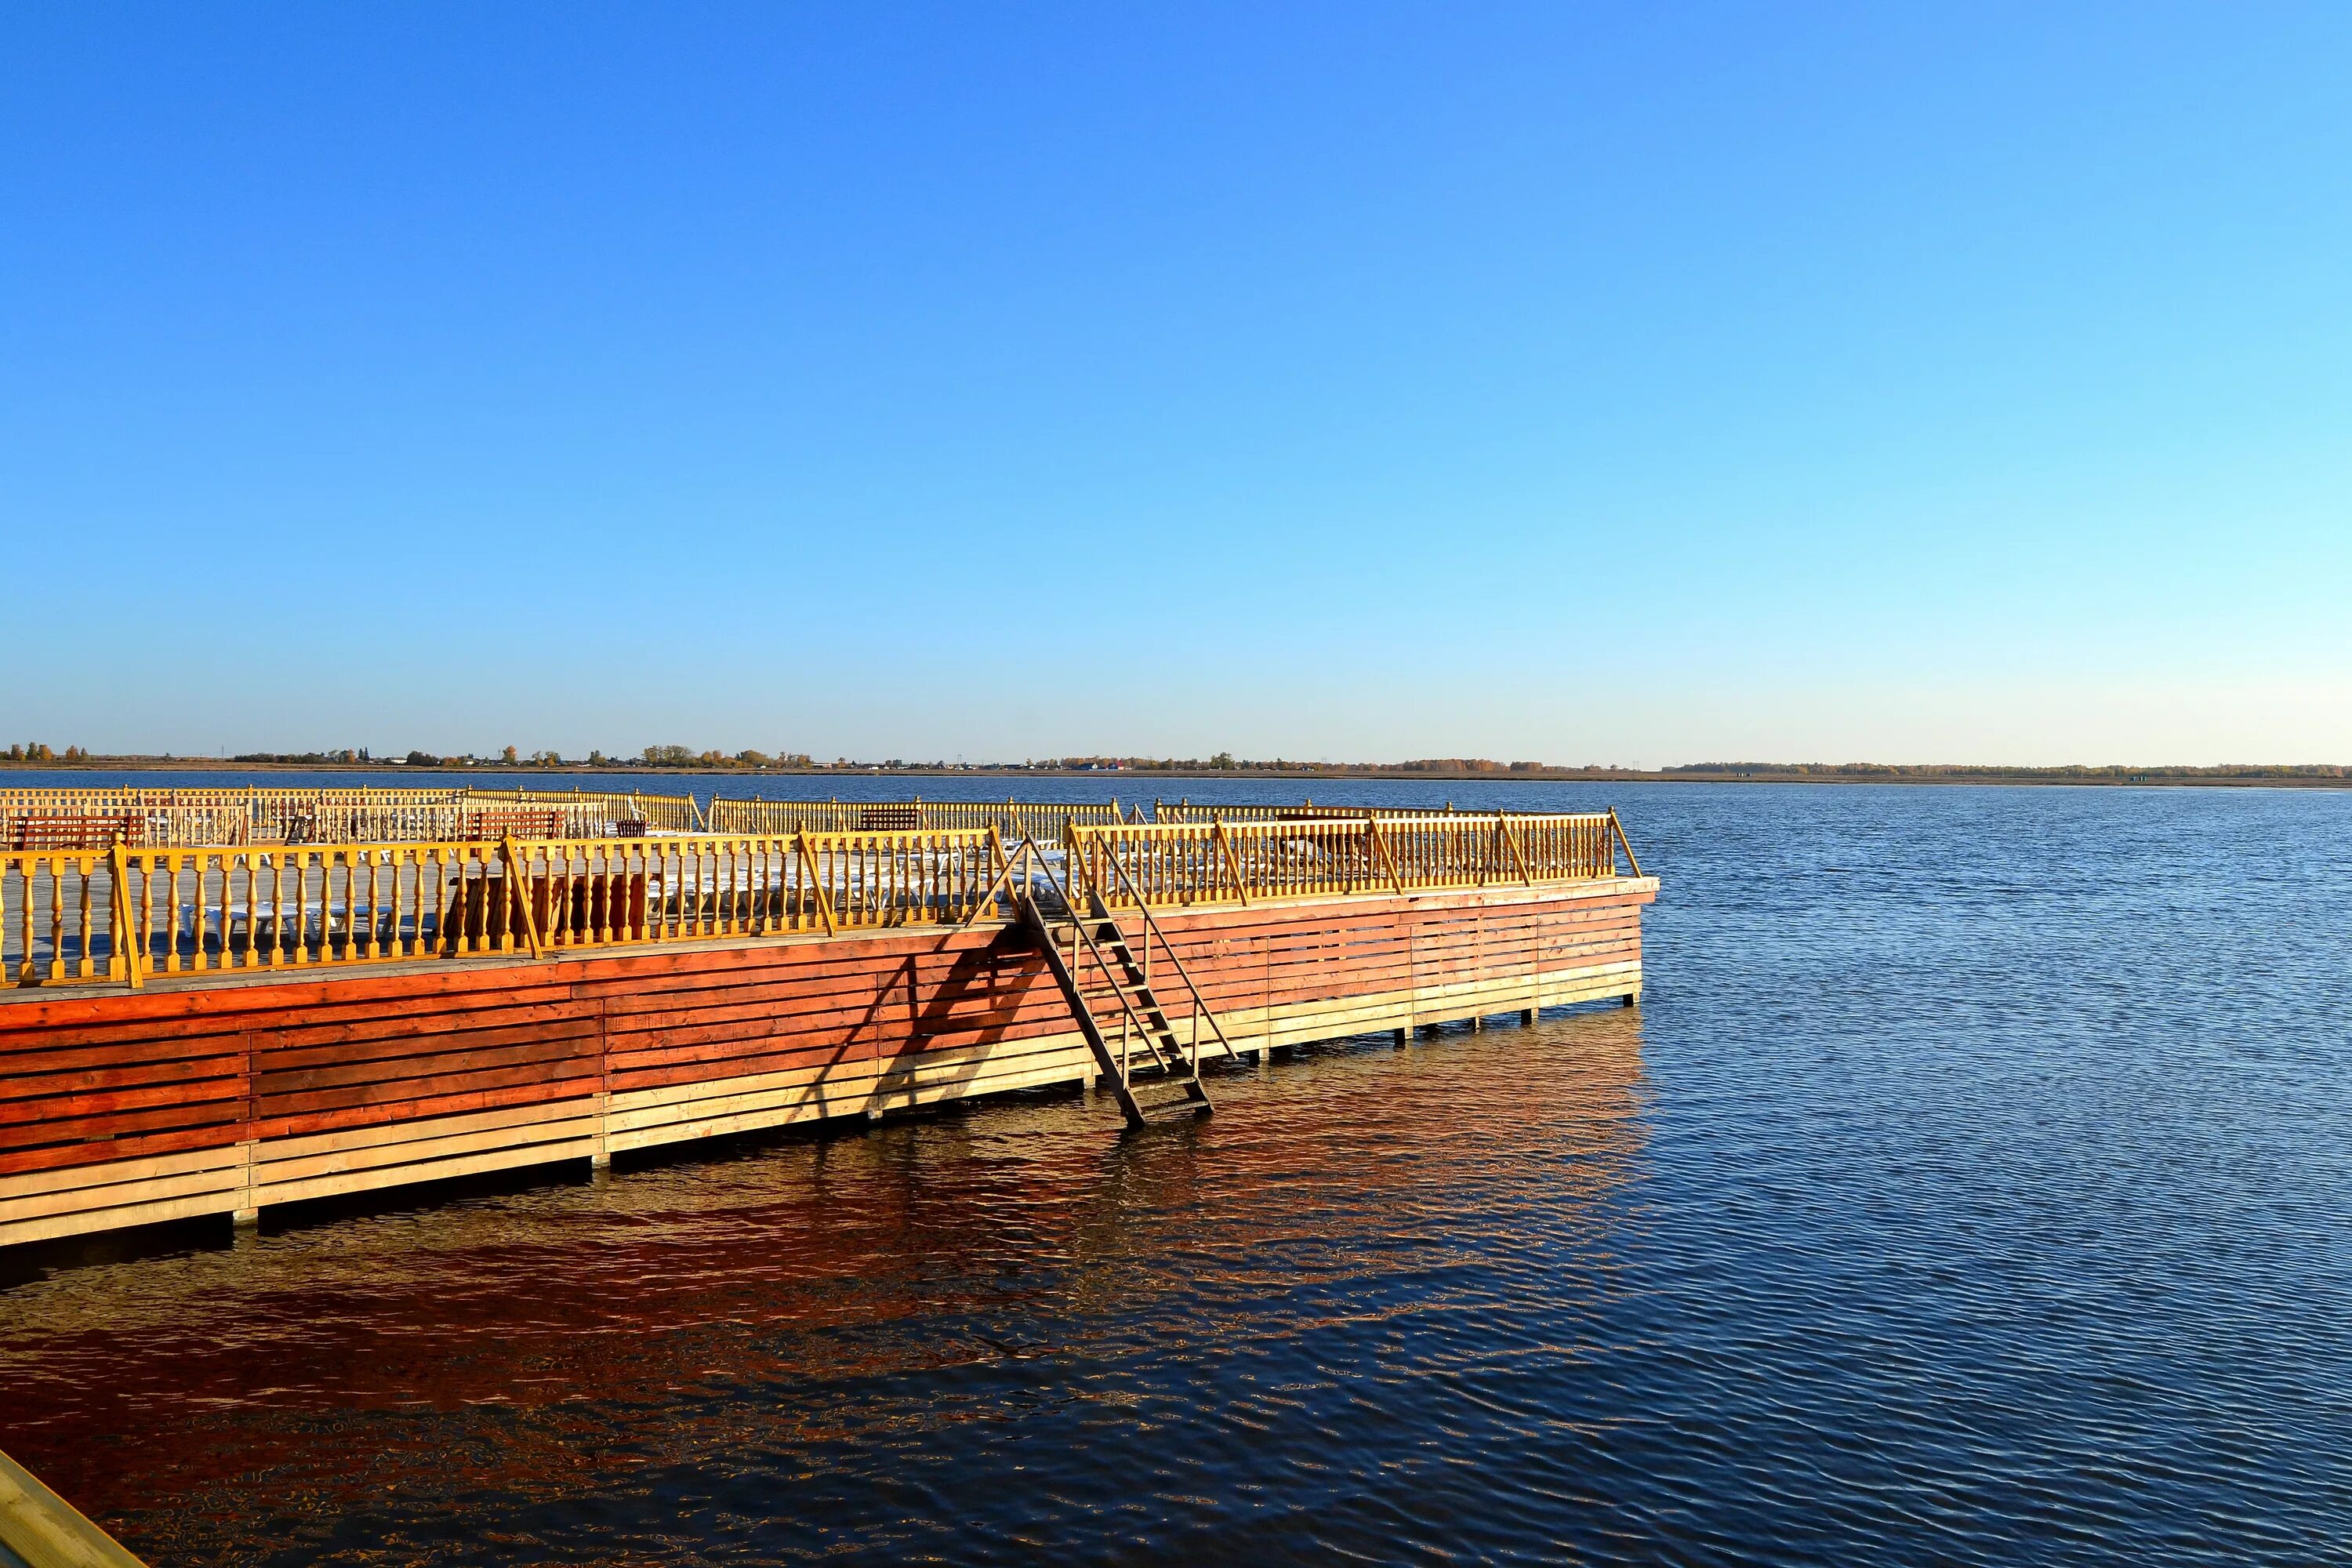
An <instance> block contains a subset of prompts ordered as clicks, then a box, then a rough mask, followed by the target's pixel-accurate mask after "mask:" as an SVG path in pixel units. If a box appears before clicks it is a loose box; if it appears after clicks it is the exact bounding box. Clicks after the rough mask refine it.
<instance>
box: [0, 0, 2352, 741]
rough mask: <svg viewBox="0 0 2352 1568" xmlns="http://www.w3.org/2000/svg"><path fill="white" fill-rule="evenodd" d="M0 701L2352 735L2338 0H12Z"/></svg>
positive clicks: (227, 722) (982, 727)
mask: <svg viewBox="0 0 2352 1568" xmlns="http://www.w3.org/2000/svg"><path fill="white" fill-rule="evenodd" d="M0 590H5V598H0V655H5V683H0V738H5V739H9V740H14V739H17V738H20V737H21V738H25V739H41V740H46V741H47V742H51V743H52V744H55V745H58V746H60V747H62V746H64V745H66V744H68V743H79V744H84V745H89V746H92V747H95V748H98V749H100V750H173V751H180V752H190V751H211V750H214V749H216V748H219V747H222V746H227V747H230V748H232V749H236V750H247V749H261V748H268V749H273V750H275V749H287V750H291V749H306V748H310V747H313V746H320V747H324V746H344V745H354V746H355V745H370V746H373V747H375V748H377V749H379V750H394V751H404V750H406V749H407V748H409V747H411V746H422V747H424V748H425V749H428V750H434V751H464V750H478V751H490V750H494V749H495V748H497V747H499V746H502V745H506V744H509V743H511V744H515V745H518V746H520V747H521V748H523V749H524V750H525V751H530V750H532V749H535V748H539V747H551V748H555V749H558V750H561V751H563V752H567V753H575V754H576V753H578V752H584V751H585V750H586V749H587V748H588V747H590V746H592V745H600V746H603V747H604V749H606V750H607V751H613V752H634V751H635V749H636V748H637V747H638V746H640V745H642V744H644V743H646V742H678V743H684V744H688V745H692V746H694V747H696V748H698V749H699V748H701V747H703V746H709V745H717V746H720V747H723V748H725V749H728V750H733V749H736V748H739V747H744V746H755V747H759V748H761V749H762V750H769V751H777V750H793V751H803V750H804V751H809V752H815V753H817V754H818V755H820V756H828V757H829V756H833V755H836V754H849V755H853V756H870V757H884V756H893V755H898V756H907V757H918V756H919V757H932V756H944V757H949V758H954V757H957V756H963V757H967V758H971V759H973V760H978V759H982V758H1013V759H1018V758H1021V757H1024V756H1028V755H1047V754H1058V753H1065V752H1148V753H1150V754H1154V755H1162V754H1173V755H1180V756H1181V755H1196V754H1198V755H1205V754H1207V753H1209V752H1215V751H1217V750H1220V749H1230V750H1232V751H1234V752H1237V753H1241V754H1244V755H1271V754H1275V753H1281V754H1284V755H1287V756H1292V757H1306V758H1320V757H1329V758H1334V759H1339V758H1348V759H1358V758H1385V757H1408V756H1424V755H1456V754H1473V755H1485V756H1492V757H1496V758H1501V759H1505V760H1508V759H1513V758H1530V759H1538V760H1543V761H1551V762H1570V763H1573V762H1585V761H1593V762H1621V763H1649V764H1657V763H1675V762H1682V761H1696V760H1702V759H1734V758H1741V759H1756V758H1761V759H1771V760H1832V761H1835V760H1855V759H1870V760H1880V761H1910V762H1923V761H2011V762H2026V763H2053V762H2068V761H2085V762H2111V761H2120V762H2182V763H2199V762H2219V761H2244V760H2260V761H2333V762H2342V761H2347V760H2352V5H2342V4H2333V3H2331V4H2322V5H2306V6H2289V5H2221V4H2210V5H2161V4H2158V5H2149V4H2139V3H2133V4H2117V5H2110V6H2105V7H2097V8H2076V7H2070V6H2065V5H2053V4H2049V3H2047V0H2038V3H2035V4H2030V5H1990V4H1965V5H1948V6H1938V5H1926V4H1920V5H1860V4H1856V5H1841V6H1815V5H1799V4H1774V5H1754V6H1734V5H1651V4H1625V5H1597V4H1594V5H1580V4H1570V3H1566V0H1552V3H1547V4H1542V5H1529V6H1524V7H1518V6H1510V5H1466V6H1457V5H1435V4H1429V5H1412V6H1401V7H1400V6H1382V5H1368V4H1362V3H1359V0H1347V3H1344V4H1334V5H1299V4H1282V5H1234V6H1229V7H1221V6H1213V5H1202V4H1185V5H1156V6H1140V5H1071V6H1068V7H1066V8H1057V7H1051V6H1044V5H961V6H954V7H948V6H938V7H913V6H888V5H877V4H857V5H842V6H838V7H820V6H814V5H744V6H740V7H723V6H711V5H667V6H654V5H646V6H642V7H635V8H625V7H615V6H604V5H578V4H563V5H541V6H535V7H534V6H526V5H503V6H470V5H469V6H448V7H433V6H426V5H401V6H393V5H374V6H360V5H299V6H296V5H289V6H284V7H263V6H236V5H169V6H157V7H152V8H136V7H121V6H106V5H31V4H20V5H14V6H11V7H9V8H8V9H7V11H6V12H5V17H0Z"/></svg>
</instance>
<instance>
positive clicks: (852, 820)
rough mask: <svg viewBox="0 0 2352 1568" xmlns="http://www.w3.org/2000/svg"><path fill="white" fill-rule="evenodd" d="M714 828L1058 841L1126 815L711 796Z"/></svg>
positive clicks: (959, 803)
mask: <svg viewBox="0 0 2352 1568" xmlns="http://www.w3.org/2000/svg"><path fill="white" fill-rule="evenodd" d="M1127 820H1128V817H1127V815H1126V813H1125V812H1123V811H1122V810H1121V809H1120V806H1119V804H1118V801H1116V800H1113V801H1109V802H1100V801H1097V802H1092V803H1088V804H1086V805H1050V804H1045V803H1042V802H1038V801H1019V800H1012V799H1006V800H925V799H923V798H922V797H921V796H919V795H918V796H917V797H915V798H914V799H913V800H896V801H878V800H877V801H856V800H847V801H845V800H713V801H712V802H711V803H710V809H709V822H710V827H711V831H713V832H716V833H854V832H861V831H913V830H917V829H919V830H921V831H924V832H961V831H964V830H967V829H975V830H976V829H982V828H986V829H992V830H994V831H995V832H996V833H997V834H999V835H1001V836H1002V837H1005V838H1008V839H1017V838H1021V837H1030V838H1034V839H1035V840H1036V841H1037V842H1039V843H1041V844H1050V843H1058V842H1059V841H1060V839H1061V837H1062V829H1063V827H1064V826H1065V825H1066V824H1067V823H1070V822H1076V823H1078V824H1079V825H1081V826H1116V825H1118V824H1120V823H1124V822H1126V821H1127Z"/></svg>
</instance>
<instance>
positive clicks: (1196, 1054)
mask: <svg viewBox="0 0 2352 1568" xmlns="http://www.w3.org/2000/svg"><path fill="white" fill-rule="evenodd" d="M1108 859H1109V861H1110V864H1111V869H1112V870H1114V871H1117V872H1118V875H1119V879H1121V880H1122V881H1124V882H1125V883H1126V884H1127V890H1128V891H1129V893H1130V894H1132V895H1133V896H1134V898H1135V907H1136V910H1137V911H1138V912H1139V913H1140V914H1141V915H1142V916H1143V932H1144V935H1143V940H1144V942H1145V943H1146V946H1145V948H1144V952H1146V953H1149V952H1150V951H1151V950H1150V945H1149V944H1150V941H1151V939H1152V938H1153V937H1155V936H1156V937H1158V938H1159V939H1160V952H1164V953H1166V954H1167V955H1168V962H1169V963H1172V964H1174V965H1175V966H1176V977H1177V978H1178V979H1180V980H1181V981H1182V982H1183V983H1184V989H1185V990H1187V991H1189V992H1191V993H1192V1016H1194V1017H1196V1018H1198V1017H1201V1016H1206V1017H1207V1018H1208V1020H1209V1027H1210V1028H1212V1029H1213V1030H1215V1031H1216V1036H1217V1044H1219V1045H1221V1046H1223V1047H1225V1056H1226V1058H1228V1059H1232V1060H1238V1059H1239V1058H1240V1054H1241V1053H1239V1052H1238V1051H1236V1050H1234V1043H1233V1041H1232V1040H1230V1039H1228V1038H1226V1037H1225V1026H1223V1024H1221V1023H1219V1022H1218V1021H1217V1015H1216V1014H1215V1012H1214V1011H1213V1010H1212V1009H1211V1008H1210V1006H1209V1001H1208V998H1207V997H1205V996H1203V995H1202V994H1201V988H1200V987H1199V986H1198V985H1196V984H1193V983H1192V971H1191V970H1189V969H1186V968H1185V967H1184V961H1183V959H1182V958H1181V957H1179V956H1178V955H1177V952H1176V949H1175V946H1174V945H1173V944H1172V943H1171V942H1169V940H1168V934H1167V933H1166V932H1165V931H1161V930H1160V922H1159V921H1156V920H1153V919H1152V918H1151V906H1150V904H1149V903H1146V902H1145V901H1144V898H1143V889H1140V888H1139V887H1137V886H1136V885H1135V879H1134V878H1133V877H1131V876H1129V874H1128V869H1127V868H1126V867H1125V866H1124V865H1122V864H1121V863H1120V862H1119V858H1118V856H1116V855H1113V856H1109V857H1108ZM1105 908H1106V909H1108V905H1106V906H1105ZM1111 918H1113V919H1114V920H1115V919H1116V918H1117V917H1116V916H1113V917H1111ZM1200 1060H1201V1051H1200V1047H1199V1046H1198V1045H1197V1044H1195V1045H1194V1047H1193V1049H1192V1061H1193V1065H1194V1066H1195V1067H1198V1066H1199V1064H1200Z"/></svg>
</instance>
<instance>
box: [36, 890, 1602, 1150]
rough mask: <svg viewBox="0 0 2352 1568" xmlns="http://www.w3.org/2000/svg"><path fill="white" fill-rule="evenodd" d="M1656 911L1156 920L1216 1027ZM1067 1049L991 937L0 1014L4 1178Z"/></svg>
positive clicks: (70, 998) (458, 966)
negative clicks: (835, 1072)
mask: <svg viewBox="0 0 2352 1568" xmlns="http://www.w3.org/2000/svg"><path fill="white" fill-rule="evenodd" d="M1648 901H1649V894H1648V893H1647V892H1646V891H1632V890H1627V891H1621V892H1615V893H1612V894H1607V895H1601V896H1593V895H1584V896H1572V895H1571V896H1565V897H1563V896H1557V895H1552V894H1545V893H1532V894H1531V893H1524V892H1522V891H1520V890H1518V889H1489V891H1488V893H1487V894H1486V895H1485V896H1483V897H1482V896H1478V895H1463V894H1451V895H1420V896H1414V897H1410V898H1405V899H1399V898H1396V897H1394V896H1391V895H1375V896H1366V897H1363V898H1360V899H1356V900H1347V901H1344V902H1342V901H1336V900H1313V901H1304V902H1299V903H1295V904H1288V905H1280V906H1275V907H1264V906H1259V907H1253V908H1248V909H1238V908H1230V907H1229V908H1224V909H1220V910H1213V911H1175V910H1171V911H1166V912H1162V913H1160V915H1159V923H1160V930H1161V931H1162V932H1163V933H1164V935H1165V936H1166V938H1167V939H1168V942H1169V943H1170V944H1171V945H1172V947H1173V948H1174V950H1175V952H1176V953H1177V954H1178V955H1179V956H1180V957H1181V961H1182V963H1183V966H1184V968H1185V969H1186V971H1187V972H1189V973H1190V974H1191V976H1192V980H1193V982H1194V983H1195V984H1198V985H1199V987H1200V989H1201V991H1202V994H1203V996H1204V997H1205V998H1206V1000H1207V1002H1208V1005H1210V1006H1211V1007H1212V1008H1215V1009H1219V1010H1226V1009H1233V1010H1244V1009H1246V1010H1250V1011H1257V1010H1260V1009H1265V1008H1269V1007H1275V1008H1279V1007H1284V1006H1291V1005H1305V1004H1312V1003H1318V1002H1328V1001H1339V1000H1343V999H1346V998H1349V997H1353V996H1369V995H1375V994H1398V993H1402V992H1405V991H1408V990H1411V989H1413V988H1415V987H1424V988H1425V987H1432V986H1444V985H1456V984H1468V983H1473V982H1479V983H1488V984H1492V983H1495V982H1499V981H1507V980H1511V979H1515V978H1518V977H1522V976H1523V977H1525V978H1526V979H1527V980H1528V983H1529V984H1530V985H1532V984H1534V982H1535V980H1536V977H1537V975H1538V973H1539V972H1540V973H1544V974H1547V975H1552V974H1554V973H1556V972H1558V971H1561V970H1573V969H1577V968H1582V967H1586V966H1591V965H1600V964H1605V963H1625V962H1630V961H1633V960H1637V959H1638V958H1639V957H1640V952H1641V949H1640V940H1641V938H1640V932H1641V925H1640V920H1641V917H1640V906H1641V905H1642V904H1644V903H1647V902H1648ZM1128 924H1129V930H1130V931H1131V932H1133V931H1135V928H1136V926H1137V924H1138V922H1137V921H1134V919H1133V917H1132V916H1129V921H1128ZM1151 945H1152V947H1153V954H1152V971H1153V977H1154V980H1155V983H1156V989H1157V990H1158V992H1159V994H1160V999H1161V1001H1162V1003H1163V1004H1164V1005H1166V1007H1167V1010H1168V1011H1169V1013H1170V1014H1171V1016H1172V1017H1174V1018H1176V1019H1179V1020H1181V1019H1183V1018H1186V1017H1189V1016H1190V1015H1191V1013H1192V995H1191V991H1190V989H1189V988H1188V987H1187V986H1186V985H1184V984H1182V982H1181V981H1180V980H1179V979H1178V977H1177V976H1176V974H1175V973H1174V970H1175V966H1174V965H1173V964H1171V963H1169V961H1168V957H1167V953H1166V951H1165V950H1164V949H1162V948H1161V946H1160V944H1159V943H1157V942H1154V943H1152V944H1151ZM1098 1000H1099V1003H1100V1005H1102V1006H1103V1007H1104V1008H1105V1009H1108V1008H1110V1007H1112V1006H1114V1005H1115V1003H1113V1002H1112V1000H1111V995H1110V993H1109V992H1108V990H1107V989H1103V990H1101V991H1100V994H1099V998H1098ZM1069 1030H1070V1022H1069V1018H1068V1015H1067V1012H1066V1007H1065V1005H1064V1004H1063V1000H1062V997H1061V994H1060V992H1059V990H1058V989H1057V988H1056V987H1055V985H1054V984H1053V983H1052V981H1051V980H1050V979H1049V978H1048V976H1047V975H1046V973H1045V967H1044V964H1043V962H1042V959H1041V957H1040V955H1038V954H1037V953H1036V952H1034V951H1032V950H1031V949H1030V947H1029V945H1028V943H1027V942H1026V940H1025V938H1024V936H1023V934H1022V933H1021V932H1020V931H1017V930H1010V929H1007V928H1003V927H998V926H986V927H982V928H978V929H975V930H972V931H940V930H908V931H895V932H877V933H874V934H871V935H859V936H846V937H840V938H834V939H829V940H823V939H812V938H802V939H798V940H787V941H782V942H778V941H765V942H750V941H747V942H734V943H729V944H725V945H722V946H707V947H693V948H678V949H669V950H664V951H660V952H638V953H631V954H614V955H604V956H594V955H590V956H576V957H575V956H569V955H563V956H558V957H554V958H551V959H548V960H544V961H540V962H531V961H528V960H515V959H505V958H499V959H477V960H472V961H462V960H461V961H450V962H449V963H447V965H446V967H443V966H436V965H415V964H410V965H403V966H401V967H400V968H398V969H397V970H383V969H369V970H362V971H357V972H344V973H329V972H321V971H316V970H313V971H309V972H305V973H289V974H288V975H287V976H285V977H284V978H283V979H278V978H277V977H271V978H269V979H268V980H265V981H260V982H252V981H243V982H240V983H238V984H218V983H213V984H206V983H205V982H204V981H202V980H196V981H170V980H165V981H163V982H160V983H158V984H154V985H153V986H152V988H151V989H149V990H147V991H144V992H137V993H131V992H116V993H110V994H89V993H82V994H73V995H60V996H57V997H47V996H35V997H32V998H29V999H22V1000H15V1001H12V1002H9V1003H7V1004H5V1005H0V1173H9V1172H15V1171H24V1170H36V1169H44V1170H46V1169H55V1168H58V1166H60V1165H70V1164H73V1163H97V1162H107V1161H115V1160H121V1159H126V1158H130V1157H132V1156H135V1155H140V1154H145V1153H151V1152H169V1151H177V1150H184V1149H202V1148H209V1147H216V1146H225V1145H228V1144H232V1143H235V1142H241V1141H245V1140H249V1139H257V1138H258V1139H272V1138H284V1137H289V1136H295V1135H299V1134H305V1133H311V1132H320V1131H336V1130H341V1129H346V1128H359V1127H369V1126H377V1125H383V1124H386V1123H391V1122H397V1121H410V1120H416V1119H421V1118H426V1117H437V1116H446V1115H453V1114H457V1113H459V1112H461V1111H474V1110H499V1109H505V1108H509V1107H518V1106H529V1105H532V1104H536V1103H542V1102H554V1101H561V1100H576V1099H578V1098H579V1097H581V1096H583V1095H587V1094H593V1093H594V1092H596V1091H598V1090H602V1089H609V1090H612V1091H614V1092H624V1091H627V1090H632V1089H654V1088H660V1087H667V1086H681V1085H690V1084H693V1083H697V1082H703V1081H715V1080H721V1079H733V1078H740V1077H743V1076H746V1075H750V1074H755V1073H769V1072H783V1071H790V1070H795V1069H802V1068H825V1067H834V1066H841V1065H845V1064H859V1063H877V1064H881V1065H884V1066H886V1067H887V1066H888V1065H889V1064H892V1063H898V1064H901V1065H903V1064H905V1063H906V1062H908V1060H910V1059H918V1060H919V1058H921V1057H922V1056H923V1055H924V1054H925V1053H927V1052H930V1051H950V1050H961V1049H967V1048H969V1047H972V1046H975V1045H982V1044H1001V1043H1007V1042H1018V1041H1021V1040H1024V1039H1031V1038H1042V1037H1057V1036H1066V1034H1067V1033H1068V1032H1069Z"/></svg>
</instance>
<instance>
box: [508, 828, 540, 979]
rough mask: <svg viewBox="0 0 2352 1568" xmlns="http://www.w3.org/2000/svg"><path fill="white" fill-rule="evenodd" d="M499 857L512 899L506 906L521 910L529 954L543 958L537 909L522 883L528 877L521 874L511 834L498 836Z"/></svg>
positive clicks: (523, 930) (509, 895) (523, 931)
mask: <svg viewBox="0 0 2352 1568" xmlns="http://www.w3.org/2000/svg"><path fill="white" fill-rule="evenodd" d="M499 859H501V860H504V861H505V862H506V866H507V897H508V898H509V899H511V900H513V902H512V903H511V904H509V906H508V907H509V909H519V910H521V911H522V934H523V940H524V941H525V942H529V943H530V955H531V956H532V957H533V958H545V957H546V956H547V953H546V952H545V950H543V949H542V948H541V946H540V942H539V910H538V909H537V908H535V907H534V904H533V900H532V899H531V896H530V888H528V887H527V886H525V885H524V884H525V883H526V882H527V881H528V879H527V878H526V877H524V875H523V860H522V857H521V856H520V855H519V854H517V853H515V841H514V835H513V834H511V833H509V834H505V835H503V836H501V837H499Z"/></svg>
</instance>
